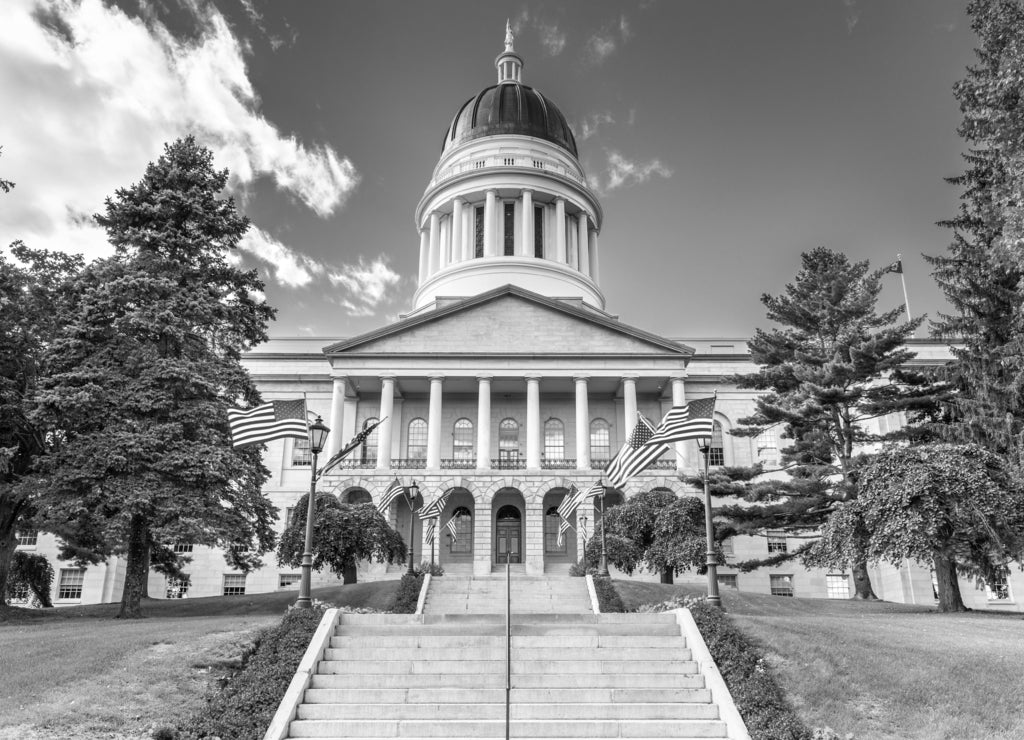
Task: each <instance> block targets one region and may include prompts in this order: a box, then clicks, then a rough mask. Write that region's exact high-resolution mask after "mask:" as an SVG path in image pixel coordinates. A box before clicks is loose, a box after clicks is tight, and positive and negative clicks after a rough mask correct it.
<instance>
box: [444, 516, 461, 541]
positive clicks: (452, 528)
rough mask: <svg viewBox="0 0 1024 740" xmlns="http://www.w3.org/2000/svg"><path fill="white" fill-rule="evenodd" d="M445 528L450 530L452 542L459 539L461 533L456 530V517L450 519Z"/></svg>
mask: <svg viewBox="0 0 1024 740" xmlns="http://www.w3.org/2000/svg"><path fill="white" fill-rule="evenodd" d="M444 528H445V529H447V530H448V534H450V535H451V537H452V542H458V541H459V533H458V532H456V531H455V530H456V526H455V517H452V518H451V519H449V520H448V523H447V524H445V525H444Z"/></svg>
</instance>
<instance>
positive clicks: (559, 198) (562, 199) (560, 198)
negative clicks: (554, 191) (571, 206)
mask: <svg viewBox="0 0 1024 740" xmlns="http://www.w3.org/2000/svg"><path fill="white" fill-rule="evenodd" d="M555 203H556V204H558V203H562V204H565V198H563V197H562V196H561V195H556V196H555Z"/></svg>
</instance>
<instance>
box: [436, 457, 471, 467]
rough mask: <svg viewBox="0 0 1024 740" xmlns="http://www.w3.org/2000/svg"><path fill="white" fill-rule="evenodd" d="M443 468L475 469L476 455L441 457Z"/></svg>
mask: <svg viewBox="0 0 1024 740" xmlns="http://www.w3.org/2000/svg"><path fill="white" fill-rule="evenodd" d="M441 469H442V470H475V469H476V458H475V457H447V458H442V459H441Z"/></svg>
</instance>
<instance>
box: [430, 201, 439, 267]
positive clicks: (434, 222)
mask: <svg viewBox="0 0 1024 740" xmlns="http://www.w3.org/2000/svg"><path fill="white" fill-rule="evenodd" d="M440 267H441V214H440V213H438V212H437V211H434V212H433V213H431V214H430V268H429V270H430V274H431V275H433V274H435V273H436V272H437V271H438V270H439V269H440Z"/></svg>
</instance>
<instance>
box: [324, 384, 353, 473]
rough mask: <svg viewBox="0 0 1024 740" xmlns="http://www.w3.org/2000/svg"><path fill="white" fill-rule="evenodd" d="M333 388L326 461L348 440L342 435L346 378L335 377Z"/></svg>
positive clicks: (325, 454) (325, 453)
mask: <svg viewBox="0 0 1024 740" xmlns="http://www.w3.org/2000/svg"><path fill="white" fill-rule="evenodd" d="M332 385H333V387H332V389H331V422H330V424H331V433H330V434H329V435H328V436H327V450H326V451H325V452H324V462H327V461H328V460H330V459H331V458H332V457H333V456H334V455H336V454H337V453H338V451H339V450H340V449H341V447H342V445H344V444H345V443H346V442H347V441H348V440H347V439H345V438H344V437H343V436H342V435H343V434H344V431H343V430H342V428H341V426H342V423H343V422H342V419H343V418H344V414H345V389H346V385H347V384H346V382H345V378H335V379H334V382H333V384H332Z"/></svg>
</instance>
